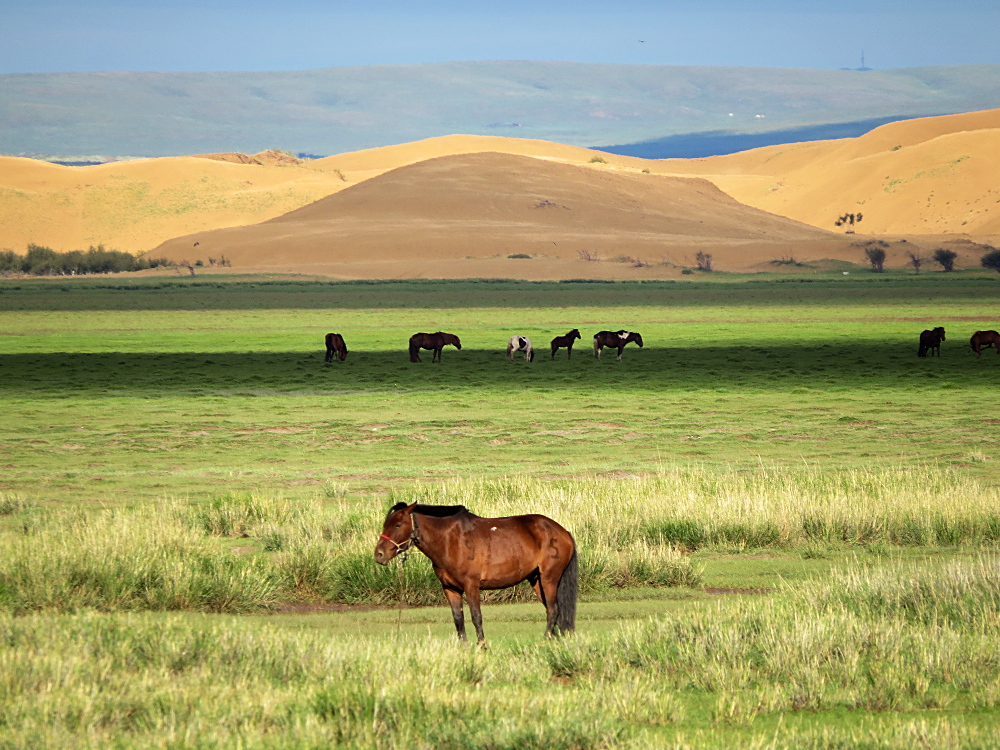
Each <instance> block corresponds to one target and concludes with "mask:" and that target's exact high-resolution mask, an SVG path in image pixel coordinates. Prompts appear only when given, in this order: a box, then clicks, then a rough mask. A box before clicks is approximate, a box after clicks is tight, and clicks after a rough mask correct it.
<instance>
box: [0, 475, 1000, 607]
mask: <svg viewBox="0 0 1000 750" xmlns="http://www.w3.org/2000/svg"><path fill="white" fill-rule="evenodd" d="M399 500H402V501H405V502H425V503H440V504H447V505H452V504H459V503H460V504H463V505H466V506H467V507H468V508H469V509H470V510H472V511H473V512H475V513H477V514H479V515H482V516H487V517H496V516H507V515H518V514H522V513H542V514H545V515H547V516H550V517H551V518H554V519H555V520H557V521H558V522H559V523H561V524H562V525H563V526H565V527H566V528H567V529H568V530H569V531H570V532H571V533H572V534H573V535H574V537H575V539H576V542H577V545H578V549H579V550H580V555H579V564H580V589H581V590H582V591H584V592H595V591H600V590H602V589H606V588H609V587H614V588H627V587H633V586H697V585H699V583H700V571H699V570H698V569H697V567H696V566H693V565H692V563H691V558H690V556H689V555H688V554H687V553H688V552H689V551H691V550H695V549H701V548H712V547H717V548H719V549H725V550H729V551H732V550H739V549H756V548H761V547H795V546H798V547H800V548H801V549H802V550H803V554H806V555H814V554H815V551H816V550H827V549H830V548H831V547H834V546H836V545H857V546H859V547H860V548H863V549H865V550H886V549H888V547H889V546H892V545H918V544H919V545H949V546H955V545H965V546H971V547H975V546H988V545H992V544H995V542H996V541H997V540H998V539H1000V494H998V493H997V491H996V490H994V489H985V488H982V487H980V486H979V485H977V484H975V483H974V482H973V481H971V480H969V479H965V478H962V477H960V476H957V475H955V474H952V473H950V472H948V471H938V470H931V469H924V470H898V471H882V472H842V473H820V472H809V471H798V472H792V471H778V470H765V469H761V470H759V471H757V472H754V473H746V474H743V473H721V474H720V473H713V472H704V471H697V470H692V471H685V472H664V473H662V474H657V475H654V476H650V477H639V478H635V479H623V480H617V479H575V480H557V481H541V480H530V479H519V478H514V479H506V480H498V481H480V480H460V481H455V482H448V483H444V484H440V485H436V486H421V485H416V486H414V487H412V488H410V489H408V490H406V491H395V492H393V493H392V495H391V496H390V498H389V499H388V500H387V501H383V500H378V501H376V502H372V501H371V500H358V499H348V498H347V497H346V496H345V495H343V494H340V495H338V496H336V497H334V498H332V499H319V498H317V499H316V500H315V501H306V502H299V503H292V502H291V501H289V500H286V499H284V498H281V497H279V496H275V495H269V494H266V493H250V494H243V495H225V496H220V497H216V498H213V499H212V500H210V501H209V502H207V503H200V504H194V505H184V504H181V503H177V502H173V503H171V502H165V503H163V504H161V505H159V506H156V507H144V508H139V509H134V510H130V509H118V510H114V511H98V512H90V513H82V512H70V513H59V512H48V513H46V512H42V511H38V510H36V511H34V512H32V513H30V514H27V515H26V516H25V517H24V519H21V520H23V522H21V523H20V527H21V528H20V532H19V533H16V534H15V535H14V536H13V541H12V543H10V544H8V545H5V546H2V547H0V606H6V607H8V608H13V609H14V610H16V611H29V610H37V609H41V608H54V609H60V610H67V611H73V610H76V609H79V608H82V607H96V608H99V609H106V610H112V609H126V610H135V609H193V610H200V611H238V610H249V609H254V608H259V607H266V606H269V605H270V604H271V603H272V602H274V601H276V600H278V599H304V600H324V601H333V602H343V603H360V602H365V603H375V604H385V603H393V602H396V601H397V600H399V599H402V600H404V601H406V602H408V603H410V604H429V603H434V602H439V601H441V599H442V595H441V587H440V585H439V583H438V582H437V580H436V578H435V577H434V575H433V573H432V572H431V567H430V565H429V563H428V561H427V560H426V558H424V557H423V556H422V555H420V554H416V555H415V556H414V557H413V558H412V559H411V561H410V562H409V563H407V567H406V569H405V575H402V576H401V575H400V570H399V568H398V567H397V566H396V565H395V564H394V565H392V566H389V567H382V566H379V565H376V564H375V562H374V560H373V558H372V551H373V549H374V546H375V543H376V541H377V539H378V534H379V531H380V529H381V526H382V522H383V520H384V513H385V509H386V507H388V506H389V504H391V503H394V502H396V501H399ZM223 537H245V538H247V539H249V540H250V541H249V542H248V544H247V545H244V546H243V547H242V550H241V554H236V555H234V554H233V553H231V552H230V551H228V549H227V547H226V546H225V543H224V542H223V541H222V539H221V538H223ZM533 598H534V594H533V592H531V591H530V588H528V587H526V586H521V587H517V588H514V589H509V590H505V591H502V592H495V593H490V594H489V595H488V596H487V597H486V600H487V601H527V600H531V599H533Z"/></svg>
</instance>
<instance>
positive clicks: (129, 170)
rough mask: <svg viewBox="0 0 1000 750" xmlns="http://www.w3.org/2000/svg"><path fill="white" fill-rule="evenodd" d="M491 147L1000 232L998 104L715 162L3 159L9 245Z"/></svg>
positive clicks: (890, 224) (2, 221)
mask: <svg viewBox="0 0 1000 750" xmlns="http://www.w3.org/2000/svg"><path fill="white" fill-rule="evenodd" d="M480 152H497V153H506V154H513V155H518V156H525V157H534V158H535V159H540V160H545V161H546V162H550V163H551V162H556V163H562V164H572V165H578V166H585V167H587V168H588V169H590V170H592V171H594V172H596V173H598V174H634V175H638V174H641V173H642V172H644V171H649V172H651V173H652V174H657V175H673V176H697V177H703V178H705V179H707V180H709V181H711V182H713V183H714V184H715V185H716V186H718V187H719V188H720V189H722V190H723V191H725V192H726V193H728V194H729V195H731V196H732V197H734V198H736V199H737V200H738V201H740V202H742V203H745V204H747V205H749V206H753V207H755V208H760V209H763V210H765V211H768V212H771V213H774V214H778V215H781V216H785V217H789V218H792V219H795V220H797V221H801V222H803V223H806V224H811V225H813V226H816V227H820V228H823V229H829V230H834V229H835V227H834V225H833V221H834V219H835V218H836V217H837V216H839V215H841V214H843V213H846V212H853V213H857V212H861V213H863V215H864V221H863V223H862V224H861V225H859V227H858V230H859V231H863V232H865V233H866V234H883V233H885V234H908V235H913V234H919V235H927V234H940V233H951V234H961V233H965V234H969V235H975V236H980V237H982V236H987V235H995V234H1000V203H998V202H997V201H998V200H1000V185H998V184H997V182H998V181H997V179H996V177H995V175H997V174H1000V171H998V169H997V168H998V167H1000V164H998V161H1000V110H988V111H984V112H973V113H968V114H963V115H950V116H946V117H931V118H923V119H917V120H909V121H905V122H897V123H892V124H889V125H885V126H883V127H881V128H877V129H876V130H873V131H872V132H870V133H868V134H866V135H864V136H861V137H860V138H853V139H844V140H838V141H820V142H813V143H802V144H791V145H785V146H772V147H768V148H763V149H755V150H753V151H747V152H743V153H739V154H732V155H729V156H719V157H710V158H706V159H670V160H643V159H638V158H632V157H623V156H615V155H611V154H601V153H599V152H595V151H592V150H588V149H585V148H579V147H575V146H566V145H562V144H557V143H549V142H545V141H533V140H525V139H514V138H503V137H498V136H463V135H454V136H444V137H440V138H431V139H427V140H423V141H416V142H413V143H406V144H401V145H396V146H388V147H384V148H376V149H369V150H365V151H357V152H352V153H346V154H340V155H337V156H331V157H327V158H325V159H319V160H316V161H312V162H302V163H295V161H297V160H293V159H288V157H286V156H283V155H281V154H269V153H268V152H264V153H262V154H256V155H253V156H246V155H243V154H208V155H203V156H200V157H169V158H162V159H146V160H139V161H131V162H118V163H112V164H104V165H99V166H92V167H63V166H59V165H54V164H48V163H46V162H40V161H35V160H30V159H20V158H14V157H0V198H2V200H0V248H13V249H16V250H21V251H23V249H24V247H25V246H26V245H27V244H28V243H29V242H35V243H38V244H42V245H48V246H50V247H53V248H55V249H57V250H69V249H75V248H85V247H86V246H88V245H90V244H97V243H104V244H105V245H107V246H110V247H114V248H118V249H123V250H128V251H131V252H144V251H148V250H151V249H152V248H155V247H156V246H157V245H159V244H160V243H162V242H164V241H165V240H167V239H170V238H172V237H180V236H185V235H188V234H193V233H196V232H204V231H208V230H212V229H218V228H225V227H237V226H245V225H251V224H256V223H259V222H263V221H267V220H269V219H273V218H275V217H278V216H281V215H283V214H286V213H288V212H289V211H292V210H294V209H296V208H299V207H302V206H305V205H308V204H310V203H312V202H314V201H316V200H318V199H320V198H323V197H326V196H329V195H332V194H334V193H336V192H338V191H340V190H343V189H344V188H347V187H350V186H352V185H356V184H358V183H361V182H364V181H366V180H370V179H371V178H373V177H377V176H379V175H382V174H385V173H386V172H388V171H390V170H393V169H397V168H399V167H404V166H408V165H413V164H417V163H419V162H422V161H426V160H428V159H433V158H436V157H441V156H453V155H461V154H473V153H480ZM596 159H599V160H600V161H595V160H596ZM623 252H624V253H625V254H630V255H636V253H637V252H638V250H637V251H634V252H628V251H627V250H623ZM800 255H802V253H798V254H797V255H796V257H799V256H800ZM852 257H853V256H852Z"/></svg>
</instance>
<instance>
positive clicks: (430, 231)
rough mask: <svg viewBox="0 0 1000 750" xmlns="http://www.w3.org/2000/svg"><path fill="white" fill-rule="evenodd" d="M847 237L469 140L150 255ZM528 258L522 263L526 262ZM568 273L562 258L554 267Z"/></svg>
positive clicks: (674, 182) (772, 250)
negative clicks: (471, 144)
mask: <svg viewBox="0 0 1000 750" xmlns="http://www.w3.org/2000/svg"><path fill="white" fill-rule="evenodd" d="M195 243H197V245H196V244H195ZM847 244H848V240H847V239H846V238H844V237H842V236H840V235H835V234H832V233H830V232H826V231H822V230H818V229H816V228H814V227H810V226H808V225H805V224H801V223H798V222H794V221H790V220H788V219H785V218H783V217H779V216H774V215H772V214H768V213H765V212H763V211H759V210H757V209H754V208H751V207H748V206H745V205H743V204H741V203H738V202H737V201H735V200H733V199H732V198H730V197H729V196H728V195H726V194H725V193H723V192H722V191H720V190H719V189H718V188H716V187H715V186H714V185H712V184H711V183H710V182H708V181H707V180H702V179H691V178H677V177H661V176H657V175H652V174H642V173H624V172H611V171H599V170H596V169H588V168H585V167H581V166H576V165H570V164H560V163H557V162H553V161H545V160H539V159H535V158H532V157H528V156H520V155H512V154H500V153H473V154H461V155H452V156H441V157H437V158H433V159H426V160H423V161H418V162H416V163H414V164H410V165H408V166H405V167H400V168H398V169H395V170H391V171H389V172H387V173H384V174H382V175H379V176H377V177H373V178H371V179H369V180H366V181H364V182H362V183H360V184H357V185H354V186H352V187H350V188H348V189H346V190H343V191H341V192H338V193H336V194H335V195H331V196H329V197H327V198H324V199H322V200H320V201H317V202H315V203H313V204H311V205H308V206H305V207H303V208H300V209H297V210H295V211H292V212H290V213H288V214H285V215H284V216H280V217H278V218H275V219H271V220H270V221H266V222H264V223H261V224H257V225H253V226H247V227H233V228H227V229H218V230H215V231H211V232H199V233H197V234H192V235H188V236H186V237H180V238H176V239H173V240H170V241H168V242H166V243H164V244H163V245H160V246H159V247H157V248H156V249H155V251H154V252H153V255H155V256H161V255H162V256H166V257H168V258H171V259H173V260H195V259H205V258H207V257H216V258H218V257H221V256H223V255H225V256H226V257H227V258H229V259H230V260H231V261H232V262H233V265H234V266H237V267H253V266H265V265H286V266H288V267H289V268H292V267H294V268H297V269H300V270H305V269H309V268H312V269H314V270H316V271H317V272H318V271H319V270H320V267H322V266H328V265H330V264H364V263H370V264H378V263H387V262H392V263H399V262H406V263H412V262H413V261H421V262H429V263H434V264H437V265H438V266H439V267H440V266H441V265H442V262H444V261H459V260H483V259H486V260H489V259H496V258H502V259H506V258H507V256H510V255H516V254H528V255H532V256H538V257H540V258H542V259H549V260H550V261H554V260H561V261H573V262H574V263H576V262H585V261H581V258H582V257H584V256H590V257H595V258H596V257H600V258H601V259H605V260H607V259H612V258H616V257H618V256H630V257H633V258H635V259H638V260H642V261H644V262H646V263H661V262H669V263H675V264H678V265H682V264H687V265H693V264H694V260H693V258H694V255H695V253H697V252H698V251H704V252H708V253H711V254H712V255H713V256H714V257H715V258H716V259H717V261H718V262H719V263H720V264H721V265H724V266H728V267H732V266H734V265H736V266H745V265H747V264H748V263H753V262H760V260H767V259H774V258H777V257H779V256H780V255H782V254H791V253H792V252H801V251H803V250H805V249H807V248H808V250H809V252H810V253H811V254H814V255H815V254H817V253H818V255H816V257H834V256H835V255H837V254H842V253H843V252H844V251H845V248H846V246H847ZM515 265H516V264H515ZM533 265H534V264H525V263H521V264H520V267H521V270H522V271H526V272H527V271H531V270H535V269H533V268H529V266H533ZM591 272H592V273H593V269H591ZM429 273H430V272H429ZM571 273H572V271H571V269H570V268H569V267H567V268H566V270H565V271H564V273H560V274H559V275H565V274H571Z"/></svg>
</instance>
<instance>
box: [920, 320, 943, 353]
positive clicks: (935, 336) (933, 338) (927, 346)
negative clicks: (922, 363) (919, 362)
mask: <svg viewBox="0 0 1000 750" xmlns="http://www.w3.org/2000/svg"><path fill="white" fill-rule="evenodd" d="M944 340H945V338H944V329H943V328H942V327H941V326H938V327H937V328H935V329H934V330H933V331H921V333H920V348H919V349H917V356H918V357H926V356H927V352H930V353H931V356H932V357H933V356H934V352H937V355H938V356H939V357H940V356H941V342H942V341H944Z"/></svg>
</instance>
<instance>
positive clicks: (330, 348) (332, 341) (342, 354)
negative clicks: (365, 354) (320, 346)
mask: <svg viewBox="0 0 1000 750" xmlns="http://www.w3.org/2000/svg"><path fill="white" fill-rule="evenodd" d="M334 354H336V355H337V360H338V361H340V362H343V361H344V360H345V359H347V344H345V343H344V337H343V336H341V335H340V334H339V333H328V334H326V361H327V362H333V355H334Z"/></svg>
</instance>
